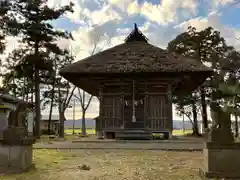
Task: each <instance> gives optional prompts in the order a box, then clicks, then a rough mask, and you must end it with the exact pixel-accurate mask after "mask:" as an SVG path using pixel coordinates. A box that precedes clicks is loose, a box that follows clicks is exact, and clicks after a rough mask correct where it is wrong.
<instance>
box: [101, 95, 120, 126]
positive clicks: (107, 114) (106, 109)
mask: <svg viewBox="0 0 240 180" xmlns="http://www.w3.org/2000/svg"><path fill="white" fill-rule="evenodd" d="M122 124H123V122H122V101H121V96H116V95H115V96H114V95H105V96H104V97H103V102H102V127H103V128H104V129H115V128H120V127H121V126H122Z"/></svg>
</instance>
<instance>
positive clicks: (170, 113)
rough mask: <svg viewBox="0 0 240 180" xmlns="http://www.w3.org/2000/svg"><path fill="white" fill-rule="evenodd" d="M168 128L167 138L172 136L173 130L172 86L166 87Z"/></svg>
mask: <svg viewBox="0 0 240 180" xmlns="http://www.w3.org/2000/svg"><path fill="white" fill-rule="evenodd" d="M168 114H169V115H168V127H169V130H170V131H169V137H170V138H171V136H172V130H173V114H172V84H169V85H168Z"/></svg>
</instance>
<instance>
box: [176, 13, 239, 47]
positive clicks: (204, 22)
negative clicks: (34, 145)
mask: <svg viewBox="0 0 240 180" xmlns="http://www.w3.org/2000/svg"><path fill="white" fill-rule="evenodd" d="M221 17H222V14H221V13H216V12H212V13H210V14H209V15H208V16H207V17H201V16H200V17H196V18H193V19H190V20H188V21H184V22H182V23H181V24H179V25H178V26H175V28H179V30H180V31H185V30H186V29H187V27H188V26H194V27H196V28H197V29H198V30H203V29H205V28H207V27H209V26H211V27H213V28H214V29H215V30H217V31H219V32H220V33H221V36H222V37H224V38H225V40H226V41H227V43H228V44H229V45H232V46H234V47H235V48H237V49H239V50H240V41H239V40H238V39H237V37H239V35H240V29H235V28H233V27H231V25H226V24H225V25H224V24H222V23H221Z"/></svg>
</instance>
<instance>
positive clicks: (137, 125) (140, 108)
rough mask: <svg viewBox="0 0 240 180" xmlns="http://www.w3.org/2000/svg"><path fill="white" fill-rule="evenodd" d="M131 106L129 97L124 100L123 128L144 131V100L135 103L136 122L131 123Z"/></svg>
mask: <svg viewBox="0 0 240 180" xmlns="http://www.w3.org/2000/svg"><path fill="white" fill-rule="evenodd" d="M132 116H133V104H132V100H131V97H125V99H124V128H125V129H144V99H139V100H136V101H135V117H136V122H132Z"/></svg>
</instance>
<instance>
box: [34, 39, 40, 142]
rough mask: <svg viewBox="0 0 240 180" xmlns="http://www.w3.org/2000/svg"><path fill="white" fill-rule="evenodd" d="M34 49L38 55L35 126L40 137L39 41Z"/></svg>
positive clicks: (35, 84) (36, 65) (37, 135)
mask: <svg viewBox="0 0 240 180" xmlns="http://www.w3.org/2000/svg"><path fill="white" fill-rule="evenodd" d="M34 48H35V49H34V51H35V57H36V62H35V64H34V66H35V69H34V70H35V83H34V86H35V110H36V114H35V115H36V119H35V120H36V122H35V126H36V132H35V133H36V138H40V136H41V130H40V120H41V107H40V103H41V102H40V77H39V67H38V63H39V61H40V59H39V56H38V54H39V53H38V51H39V44H38V42H35V47H34Z"/></svg>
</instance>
